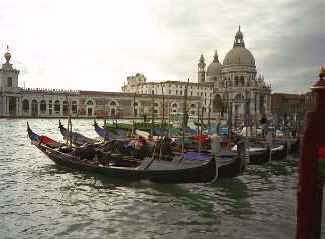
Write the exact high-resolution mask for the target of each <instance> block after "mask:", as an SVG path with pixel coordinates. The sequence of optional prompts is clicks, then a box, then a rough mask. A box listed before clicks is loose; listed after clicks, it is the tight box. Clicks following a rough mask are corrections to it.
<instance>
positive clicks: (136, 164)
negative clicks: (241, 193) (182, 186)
mask: <svg viewBox="0 0 325 239" xmlns="http://www.w3.org/2000/svg"><path fill="white" fill-rule="evenodd" d="M27 132H28V136H29V138H30V140H31V142H32V143H33V145H35V147H37V148H38V149H39V150H40V151H41V152H43V153H44V154H45V155H46V156H47V157H48V158H49V159H51V160H52V161H53V162H54V163H56V164H57V165H60V166H64V167H67V168H70V169H77V170H81V171H87V172H95V173H99V174H103V175H105V176H110V177H120V178H127V179H129V180H149V181H152V182H157V183H170V184H174V183H206V182H211V181H213V180H215V179H217V178H226V177H235V176H237V175H239V174H240V173H241V170H242V168H241V166H242V164H241V158H240V157H239V155H238V154H234V153H228V154H224V155H220V156H218V157H217V158H214V157H211V156H210V155H208V154H206V155H204V154H200V157H201V158H204V157H205V158H204V159H203V160H189V158H192V159H194V158H193V157H198V154H197V153H194V154H192V155H186V154H185V155H182V154H179V155H176V156H175V158H174V160H172V161H170V162H169V161H164V160H155V159H154V158H152V157H148V158H145V159H144V160H137V159H133V164H127V165H126V164H123V166H121V165H119V163H118V162H119V161H121V162H126V161H127V160H128V161H129V162H131V161H132V159H130V158H128V159H126V160H125V159H123V155H118V156H116V155H110V154H107V155H104V156H105V157H104V158H101V160H99V156H98V155H97V154H95V155H93V156H92V157H90V156H89V157H82V156H80V155H78V154H77V153H76V152H77V151H78V149H80V147H79V148H78V147H76V148H74V147H66V146H64V145H61V146H58V147H51V144H47V142H43V141H42V136H40V135H38V134H36V133H35V132H33V131H32V130H31V129H30V127H29V125H28V123H27ZM53 142H56V141H54V140H53ZM56 143H57V142H56ZM102 156H103V155H102ZM114 157H115V161H114V163H110V161H111V160H112V159H113V158H114ZM117 158H119V159H120V160H118V159H117ZM196 159H197V158H196ZM104 161H105V162H104Z"/></svg>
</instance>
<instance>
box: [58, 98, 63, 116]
mask: <svg viewBox="0 0 325 239" xmlns="http://www.w3.org/2000/svg"><path fill="white" fill-rule="evenodd" d="M59 102H60V114H59V115H60V116H63V101H62V102H61V100H60V101H59Z"/></svg>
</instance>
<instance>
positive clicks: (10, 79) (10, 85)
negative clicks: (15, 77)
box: [7, 77, 12, 87]
mask: <svg viewBox="0 0 325 239" xmlns="http://www.w3.org/2000/svg"><path fill="white" fill-rule="evenodd" d="M7 87H12V78H11V77H8V80H7Z"/></svg>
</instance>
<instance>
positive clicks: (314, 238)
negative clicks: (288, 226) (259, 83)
mask: <svg viewBox="0 0 325 239" xmlns="http://www.w3.org/2000/svg"><path fill="white" fill-rule="evenodd" d="M311 90H312V91H313V93H314V94H315V96H316V105H315V108H314V109H313V110H312V111H310V112H308V113H307V114H306V115H305V128H304V130H303V134H302V135H301V141H300V142H301V144H300V152H301V154H300V160H299V169H298V172H299V182H298V189H297V199H298V200H297V231H296V239H320V238H321V224H322V200H323V199H322V196H323V182H322V177H321V174H320V160H319V158H320V157H319V156H320V155H319V152H320V149H321V148H324V147H325V133H324V132H325V124H324V120H325V68H324V67H321V71H320V73H319V80H318V81H317V82H316V84H315V85H314V86H312V87H311Z"/></svg>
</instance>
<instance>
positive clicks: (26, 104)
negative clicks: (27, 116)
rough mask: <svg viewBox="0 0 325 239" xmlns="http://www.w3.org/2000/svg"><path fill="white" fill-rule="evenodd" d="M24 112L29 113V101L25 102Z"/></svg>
mask: <svg viewBox="0 0 325 239" xmlns="http://www.w3.org/2000/svg"><path fill="white" fill-rule="evenodd" d="M23 111H24V112H25V113H27V112H28V111H29V102H28V100H23Z"/></svg>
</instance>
